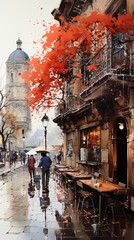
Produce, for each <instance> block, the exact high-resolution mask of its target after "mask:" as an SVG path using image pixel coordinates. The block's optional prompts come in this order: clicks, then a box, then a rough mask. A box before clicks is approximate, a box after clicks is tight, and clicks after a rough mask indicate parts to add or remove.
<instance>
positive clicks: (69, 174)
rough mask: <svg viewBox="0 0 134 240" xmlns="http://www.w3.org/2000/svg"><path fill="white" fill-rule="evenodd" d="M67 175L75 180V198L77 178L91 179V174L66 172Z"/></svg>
mask: <svg viewBox="0 0 134 240" xmlns="http://www.w3.org/2000/svg"><path fill="white" fill-rule="evenodd" d="M66 175H67V176H68V177H69V178H71V179H72V180H73V181H74V188H75V198H76V180H78V179H91V174H86V173H80V172H70V171H69V172H66Z"/></svg>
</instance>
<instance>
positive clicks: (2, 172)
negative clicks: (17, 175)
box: [0, 165, 23, 176]
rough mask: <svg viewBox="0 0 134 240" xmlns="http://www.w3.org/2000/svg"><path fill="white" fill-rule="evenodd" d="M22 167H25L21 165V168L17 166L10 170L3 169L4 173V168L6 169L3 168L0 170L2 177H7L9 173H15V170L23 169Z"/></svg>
mask: <svg viewBox="0 0 134 240" xmlns="http://www.w3.org/2000/svg"><path fill="white" fill-rule="evenodd" d="M21 167H23V165H19V166H16V167H15V168H13V169H12V168H8V169H3V171H2V168H4V167H1V168H0V176H5V175H7V174H8V173H9V172H13V171H14V170H16V169H18V168H21Z"/></svg>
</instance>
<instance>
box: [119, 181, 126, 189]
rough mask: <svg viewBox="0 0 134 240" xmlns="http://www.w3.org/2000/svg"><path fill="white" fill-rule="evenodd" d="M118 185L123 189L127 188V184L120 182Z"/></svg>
mask: <svg viewBox="0 0 134 240" xmlns="http://www.w3.org/2000/svg"><path fill="white" fill-rule="evenodd" d="M118 185H119V186H121V187H124V188H125V187H126V184H125V183H122V182H118Z"/></svg>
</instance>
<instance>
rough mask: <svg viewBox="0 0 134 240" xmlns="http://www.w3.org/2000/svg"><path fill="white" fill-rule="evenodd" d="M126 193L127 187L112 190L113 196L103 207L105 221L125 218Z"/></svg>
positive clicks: (127, 191) (127, 192)
mask: <svg viewBox="0 0 134 240" xmlns="http://www.w3.org/2000/svg"><path fill="white" fill-rule="evenodd" d="M128 194H129V189H128V188H126V189H117V190H115V191H114V194H113V195H114V198H113V199H112V201H111V202H110V203H109V204H108V205H107V206H106V208H105V214H104V218H105V219H107V221H112V222H115V221H117V220H121V219H124V218H126V214H125V207H126V204H127V202H128Z"/></svg>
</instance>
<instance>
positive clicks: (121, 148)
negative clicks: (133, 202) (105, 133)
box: [115, 117, 127, 185]
mask: <svg viewBox="0 0 134 240" xmlns="http://www.w3.org/2000/svg"><path fill="white" fill-rule="evenodd" d="M115 131H116V150H117V151H116V152H117V156H116V157H117V158H116V159H117V162H116V180H117V183H118V182H122V183H125V184H126V185H127V123H126V120H125V119H124V118H123V117H119V118H117V120H116V122H115Z"/></svg>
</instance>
